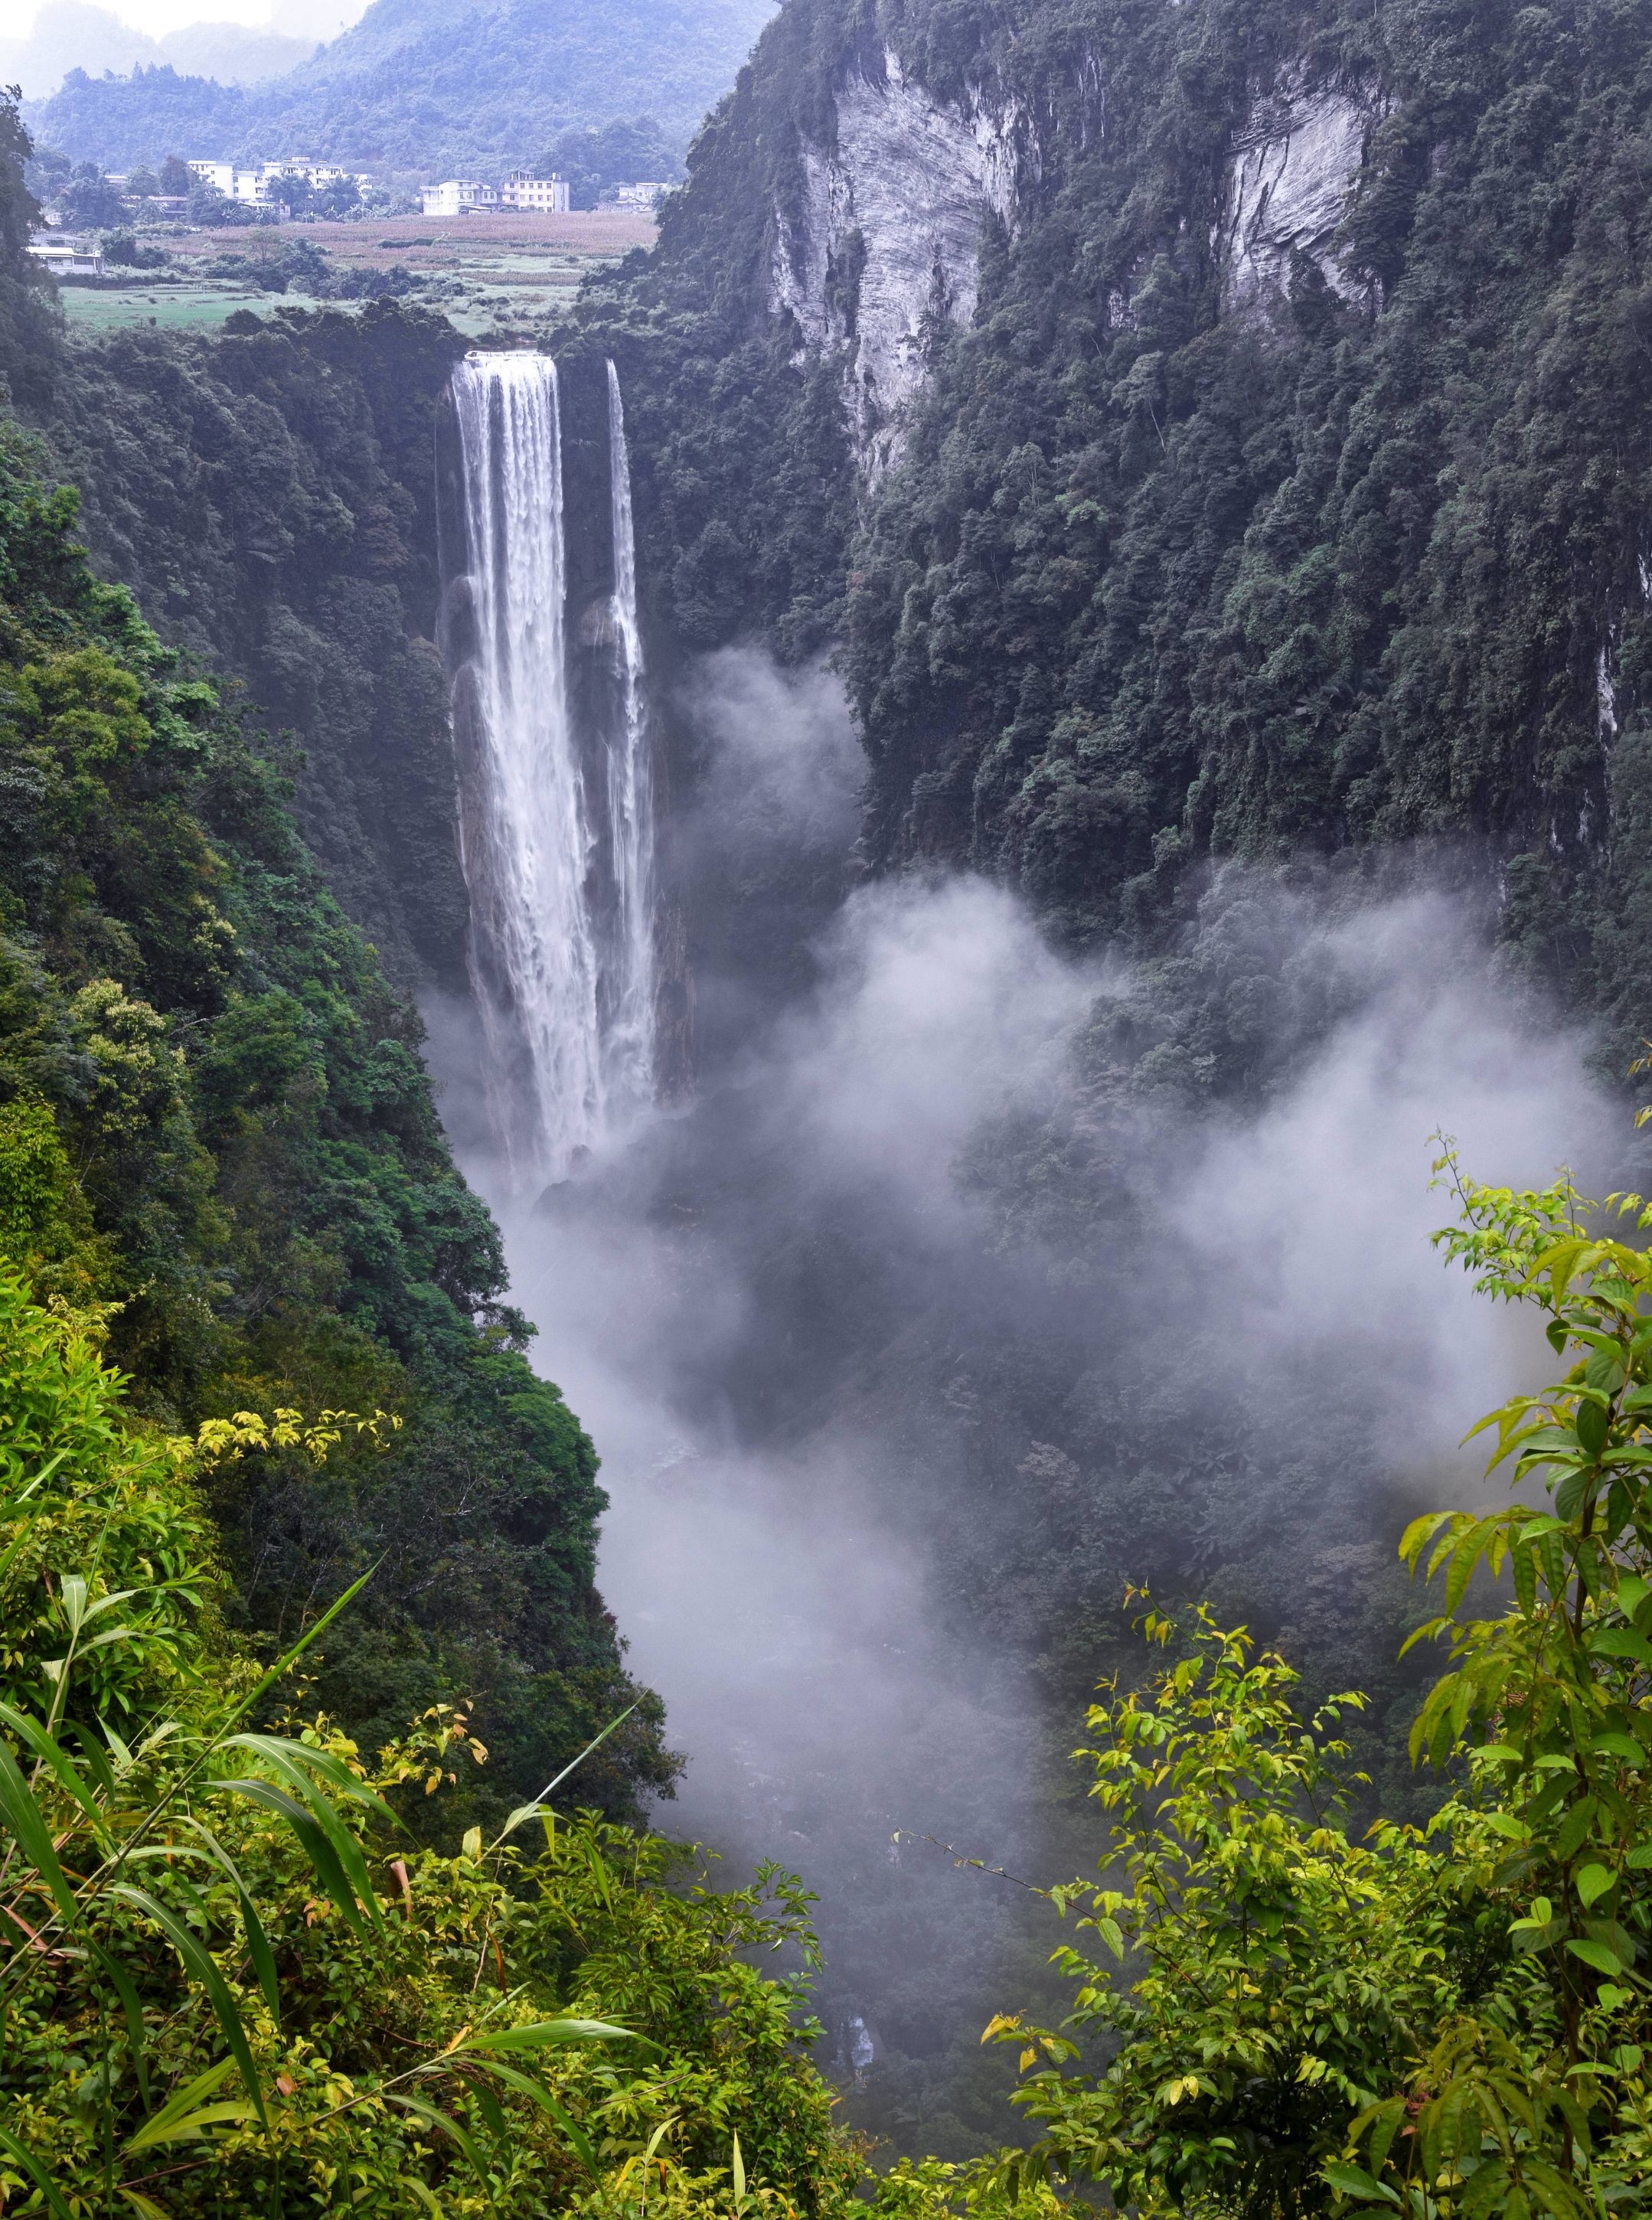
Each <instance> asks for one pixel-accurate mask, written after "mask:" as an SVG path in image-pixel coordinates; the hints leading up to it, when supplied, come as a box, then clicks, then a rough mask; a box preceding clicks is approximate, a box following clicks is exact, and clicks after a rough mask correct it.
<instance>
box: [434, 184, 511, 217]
mask: <svg viewBox="0 0 1652 2220" xmlns="http://www.w3.org/2000/svg"><path fill="white" fill-rule="evenodd" d="M419 197H420V200H421V203H422V204H423V207H424V212H425V214H426V215H470V214H471V211H472V210H473V209H496V208H497V207H498V206H499V195H498V194H497V192H496V190H494V188H493V187H492V186H491V185H484V184H481V183H480V182H479V181H478V180H477V178H446V179H445V180H444V181H443V183H442V184H439V185H426V186H425V187H424V189H423V190H422V191H421V194H420V196H419Z"/></svg>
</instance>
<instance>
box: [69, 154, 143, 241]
mask: <svg viewBox="0 0 1652 2220" xmlns="http://www.w3.org/2000/svg"><path fill="white" fill-rule="evenodd" d="M58 208H59V212H60V214H61V215H62V217H63V221H65V223H72V224H80V225H83V226H84V227H85V228H86V229H88V230H92V231H105V230H108V229H109V228H112V227H113V226H114V225H116V224H118V223H120V222H121V221H122V218H123V217H124V216H125V214H126V210H125V209H123V208H122V205H121V196H120V194H119V193H118V192H117V191H116V190H115V187H114V186H113V185H112V184H110V183H109V179H108V178H106V177H105V176H104V175H103V171H101V170H100V169H99V168H98V167H97V164H96V163H95V162H82V163H79V164H78V165H77V166H76V168H75V169H74V170H73V171H72V173H71V175H70V177H69V178H68V180H67V182H66V183H65V184H64V185H63V186H62V187H61V189H60V190H59V194H58Z"/></svg>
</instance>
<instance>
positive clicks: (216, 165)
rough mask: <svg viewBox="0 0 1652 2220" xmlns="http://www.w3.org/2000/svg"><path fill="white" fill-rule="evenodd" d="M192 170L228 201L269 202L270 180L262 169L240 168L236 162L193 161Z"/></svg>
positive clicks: (260, 204) (262, 204)
mask: <svg viewBox="0 0 1652 2220" xmlns="http://www.w3.org/2000/svg"><path fill="white" fill-rule="evenodd" d="M190 171H191V173H192V174H193V175H194V176H196V177H197V178H200V180H201V182H202V184H203V185H210V186H211V187H212V189H213V190H214V191H215V192H219V193H221V194H222V195H223V196H224V198H225V199H226V200H227V201H252V202H256V203H258V204H259V206H261V207H262V206H265V205H266V204H267V203H268V201H269V198H270V185H269V180H268V179H267V178H265V174H264V172H263V171H262V170H242V169H238V168H237V167H236V165H235V164H234V162H202V161H192V162H191V163H190Z"/></svg>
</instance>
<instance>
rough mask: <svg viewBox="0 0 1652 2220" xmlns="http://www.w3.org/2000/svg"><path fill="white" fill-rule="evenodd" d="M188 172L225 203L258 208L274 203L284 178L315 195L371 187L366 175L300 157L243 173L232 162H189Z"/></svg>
mask: <svg viewBox="0 0 1652 2220" xmlns="http://www.w3.org/2000/svg"><path fill="white" fill-rule="evenodd" d="M190 169H191V170H192V171H193V172H194V173H195V175H196V177H197V178H200V180H201V181H202V183H203V184H208V185H211V186H212V187H213V188H214V190H215V191H217V192H221V194H222V195H223V196H224V198H225V199H226V200H227V201H251V202H252V203H256V204H257V205H258V206H259V207H268V206H269V205H270V204H271V202H273V201H274V200H275V199H276V197H277V195H276V193H275V190H274V188H275V186H276V185H277V184H278V183H279V181H280V180H281V179H282V178H302V179H303V180H304V182H305V183H306V184H309V185H311V186H313V187H314V188H315V190H316V191H318V192H320V191H321V190H324V189H325V188H326V187H327V186H328V185H339V184H356V185H368V184H371V183H372V178H371V176H370V175H369V174H368V173H367V172H366V171H350V170H341V169H340V168H338V167H337V166H336V165H335V164H334V163H331V162H312V161H310V160H309V159H308V158H307V157H305V156H302V155H290V156H289V157H288V158H287V159H285V160H284V161H280V162H259V163H255V164H253V165H252V166H251V167H249V168H247V169H245V170H243V169H241V168H240V166H239V165H237V164H236V163H234V162H206V161H192V162H191V163H190Z"/></svg>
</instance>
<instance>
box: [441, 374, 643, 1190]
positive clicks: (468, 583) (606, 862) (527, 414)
mask: <svg viewBox="0 0 1652 2220" xmlns="http://www.w3.org/2000/svg"><path fill="white" fill-rule="evenodd" d="M452 406H453V415H454V421H455V425H456V428H457V433H458V465H459V481H460V490H459V502H458V508H459V520H458V522H459V532H460V537H461V539H462V546H461V547H460V548H459V549H458V550H457V551H456V558H457V559H456V562H455V563H452V564H449V565H448V567H449V569H450V571H456V572H457V575H455V576H452V577H450V581H449V585H448V589H447V591H446V594H445V596H444V605H443V628H442V629H443V639H442V645H443V653H444V658H445V660H446V664H447V669H448V673H449V681H450V685H451V688H452V709H453V729H454V739H455V745H456V750H457V755H458V788H459V809H458V821H459V844H460V858H461V862H462V864H463V867H464V880H465V885H466V887H467V889H468V890H469V894H470V900H471V939H470V974H471V992H472V995H473V997H474V1000H475V1003H476V1007H477V1013H478V1016H479V1019H480V1022H481V1027H482V1034H483V1051H484V1061H485V1065H486V1069H485V1070H484V1072H483V1082H484V1085H485V1090H486V1094H487V1099H488V1102H489V1113H490V1119H491V1122H492V1124H493V1126H494V1129H495V1134H496V1140H497V1143H498V1144H499V1147H500V1149H501V1151H502V1155H503V1157H504V1159H505V1165H506V1169H507V1174H508V1179H509V1182H510V1184H511V1186H512V1187H513V1188H514V1189H515V1190H516V1191H517V1192H519V1193H522V1194H532V1193H536V1192H538V1191H539V1189H540V1188H543V1187H545V1185H546V1184H547V1183H549V1182H554V1181H558V1180H561V1179H565V1178H566V1177H567V1176H568V1175H569V1174H570V1171H571V1170H572V1169H574V1168H575V1167H576V1166H577V1163H579V1161H580V1159H581V1157H582V1156H583V1154H584V1152H585V1151H589V1149H591V1148H593V1147H594V1146H595V1145H596V1144H598V1143H599V1142H600V1141H601V1139H602V1137H603V1135H604V1133H605V1132H607V1131H608V1126H609V1124H610V1121H611V1119H613V1117H614V1115H615V1114H616V1113H622V1112H625V1111H627V1110H634V1109H635V1108H637V1107H641V1106H642V1105H644V1104H645V1103H646V1102H647V1101H650V1100H651V1096H652V1092H653V1059H654V1020H653V1002H654V957H653V941H654V830H653V792H652V788H653V781H652V775H651V762H650V748H651V739H650V733H649V721H648V709H647V701H646V695H645V684H644V670H643V656H642V641H641V633H640V631H639V625H638V616H637V585H636V558H635V546H634V541H633V531H632V521H631V481H630V471H629V466H628V462H627V455H626V448H625V427H624V418H623V415H622V411H621V407H620V390H619V381H618V378H617V377H615V376H614V370H613V365H611V364H610V365H608V442H609V481H610V484H609V491H610V502H611V507H612V511H613V516H612V526H613V533H614V591H613V595H612V604H613V606H612V616H611V623H610V626H609V627H608V631H609V636H610V638H611V639H612V641H613V658H614V674H613V686H612V689H611V691H612V695H613V698H614V707H613V710H612V713H611V714H594V715H593V716H591V717H590V718H589V720H587V721H589V723H590V724H591V725H592V726H594V727H600V729H592V730H588V731H580V730H577V729H576V722H575V720H574V718H573V716H572V714H571V713H570V684H569V669H568V660H569V651H568V622H567V608H566V603H567V593H568V565H567V549H566V545H565V539H564V533H565V503H564V472H563V455H562V406H561V395H560V390H559V387H558V377H557V367H556V365H555V363H554V362H553V361H552V360H551V359H550V358H549V357H548V356H545V355H537V354H527V353H520V354H517V353H513V354H504V353H492V354H489V353H478V354H473V355H471V356H468V357H467V358H466V359H465V360H464V362H462V363H461V364H459V365H458V367H457V368H456V369H455V371H454V372H453V378H452Z"/></svg>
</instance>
